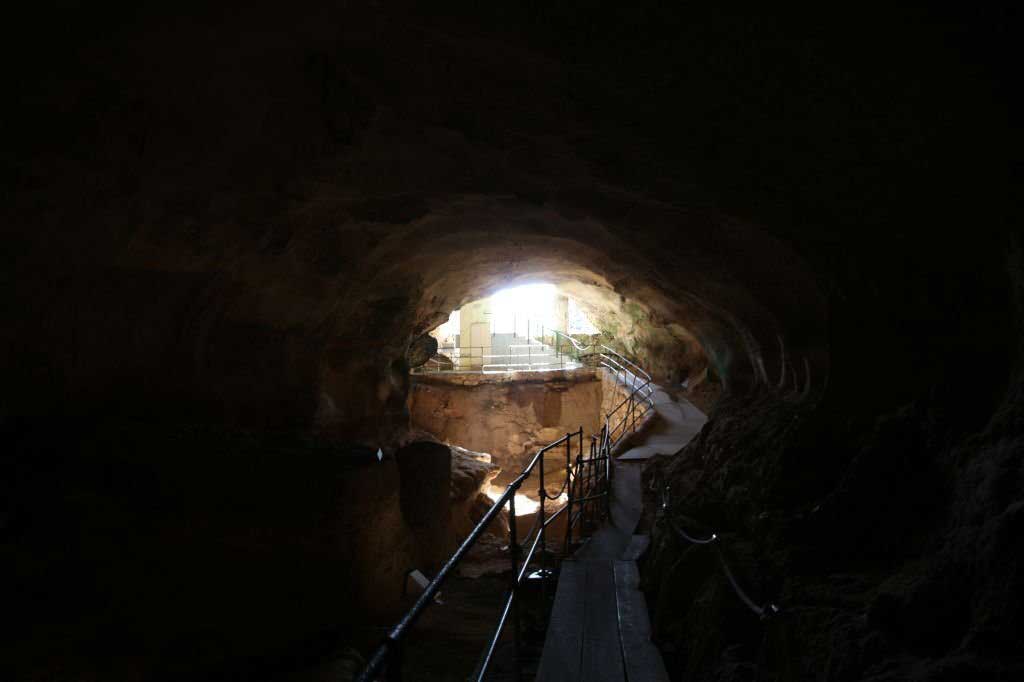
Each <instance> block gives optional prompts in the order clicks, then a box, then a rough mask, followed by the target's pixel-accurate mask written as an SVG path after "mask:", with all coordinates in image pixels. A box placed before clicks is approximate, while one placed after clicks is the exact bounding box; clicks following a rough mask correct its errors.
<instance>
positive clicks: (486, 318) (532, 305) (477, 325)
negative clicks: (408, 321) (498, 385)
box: [414, 282, 598, 374]
mask: <svg viewBox="0 0 1024 682" xmlns="http://www.w3.org/2000/svg"><path fill="white" fill-rule="evenodd" d="M597 335H598V330H597V328H596V327H595V326H594V324H593V323H592V322H591V321H590V319H589V318H588V316H587V314H586V312H585V311H584V310H583V308H582V307H581V306H580V305H579V303H578V302H577V301H576V300H575V299H574V298H573V297H571V296H569V295H567V294H565V293H562V292H561V291H559V289H558V287H556V286H555V285H554V284H549V283H546V282H538V283H531V284H525V285H520V286H515V287H509V288H506V289H501V290H499V291H497V292H495V293H494V294H492V295H491V296H488V297H486V298H481V299H478V300H475V301H471V302H469V303H467V304H465V305H463V306H462V307H461V308H459V309H458V310H454V311H452V313H451V314H450V315H449V317H448V320H447V321H446V322H445V323H444V324H442V325H440V326H439V327H437V328H436V329H435V330H433V331H432V332H431V336H433V337H434V338H435V339H436V340H437V344H438V349H437V353H436V354H435V355H434V356H433V357H432V358H430V360H428V361H427V363H426V364H424V365H423V366H421V367H418V368H416V370H414V371H415V372H416V373H440V372H479V373H483V374H499V373H506V374H507V373H513V372H546V371H552V370H574V369H578V368H580V367H582V366H583V364H584V362H583V357H582V356H583V355H585V354H586V349H587V347H588V346H591V345H593V342H594V340H595V339H596V337H597Z"/></svg>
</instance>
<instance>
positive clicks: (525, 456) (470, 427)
mask: <svg viewBox="0 0 1024 682" xmlns="http://www.w3.org/2000/svg"><path fill="white" fill-rule="evenodd" d="M601 386H602V384H601V380H600V378H599V376H598V374H597V372H596V371H595V370H590V369H585V370H572V371H566V372H530V373H520V374H517V375H514V376H511V377H509V376H506V375H495V374H491V375H487V374H479V373H477V374H471V373H466V374H440V375H417V376H416V377H415V378H414V380H413V389H412V392H411V394H410V398H409V402H410V412H411V414H412V423H413V424H414V425H415V426H416V427H418V428H421V429H424V430H426V431H428V432H430V433H432V434H434V435H435V436H436V437H437V438H439V439H440V440H443V441H446V442H449V443H459V444H461V445H463V446H465V447H468V448H471V449H473V450H478V451H482V452H487V453H490V454H491V456H492V457H493V458H494V463H495V464H497V465H498V466H500V467H501V470H502V473H501V475H500V476H499V477H498V479H497V482H498V483H508V482H509V481H510V480H512V479H513V478H515V477H516V476H518V475H519V473H520V472H522V470H523V469H524V468H525V467H526V465H527V464H529V462H530V460H531V459H532V458H533V456H534V455H535V454H536V453H537V450H538V448H541V447H543V446H545V445H547V444H548V443H551V442H552V441H555V440H558V439H559V438H561V437H562V436H564V435H565V434H566V433H567V432H572V431H577V430H578V429H579V428H580V426H582V427H583V433H584V436H585V438H586V437H589V436H590V434H594V433H597V432H598V431H599V430H600V424H601V423H602V421H603V420H601V419H600V418H599V413H598V409H599V405H600V402H601ZM575 447H576V446H575V443H574V448H575ZM575 452H576V451H575V450H573V456H575ZM548 459H549V458H545V464H546V465H548V466H547V467H546V470H550V471H551V472H552V474H553V475H554V474H560V477H557V478H555V479H552V480H551V483H552V485H553V486H558V485H561V482H562V480H563V479H564V476H565V473H564V472H565V457H564V451H559V452H558V453H555V455H554V456H553V457H551V458H550V460H551V461H550V463H549V462H548V461H547V460H548ZM528 485H529V486H531V487H530V488H524V491H523V492H524V493H527V494H529V495H531V496H534V495H535V494H536V483H535V482H534V483H528ZM531 488H532V489H531Z"/></svg>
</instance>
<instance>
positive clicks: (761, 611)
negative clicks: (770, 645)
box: [652, 482, 781, 620]
mask: <svg viewBox="0 0 1024 682" xmlns="http://www.w3.org/2000/svg"><path fill="white" fill-rule="evenodd" d="M652 483H653V482H652ZM670 489H671V488H670V486H669V484H668V483H666V484H664V485H663V486H662V489H661V508H660V510H659V512H660V513H659V516H660V517H663V518H664V519H665V520H666V521H668V524H669V526H671V528H672V530H673V531H675V533H676V535H678V536H679V537H681V538H682V539H683V540H685V541H686V542H689V543H690V544H693V545H711V546H712V549H714V550H715V555H716V556H717V558H718V564H719V566H720V567H721V569H722V573H724V574H725V577H726V578H727V579H728V581H729V584H730V585H731V586H732V589H733V592H735V593H736V596H737V597H739V599H740V601H742V602H743V603H744V604H745V605H746V606H747V608H749V609H750V610H751V611H752V612H753V613H754V614H755V615H756V616H757V617H758V618H760V619H762V620H764V619H767V618H771V617H774V616H777V615H779V614H780V613H781V610H780V609H779V607H778V606H777V605H776V604H775V603H774V602H765V604H764V605H763V606H758V604H757V603H756V602H755V601H754V600H753V599H751V598H750V595H748V594H747V592H746V590H744V589H743V587H741V586H740V584H739V581H738V580H736V576H735V574H734V573H733V571H732V568H730V566H729V562H728V561H726V559H725V554H724V553H723V552H722V539H721V536H719V535H718V534H717V533H712V534H711V535H710V536H708V537H706V538H697V537H694V536H692V535H690V534H689V533H687V532H686V531H685V530H683V529H682V528H680V527H679V524H677V523H676V521H675V519H673V518H672V516H671V514H670V507H669V499H670V498H669V492H670Z"/></svg>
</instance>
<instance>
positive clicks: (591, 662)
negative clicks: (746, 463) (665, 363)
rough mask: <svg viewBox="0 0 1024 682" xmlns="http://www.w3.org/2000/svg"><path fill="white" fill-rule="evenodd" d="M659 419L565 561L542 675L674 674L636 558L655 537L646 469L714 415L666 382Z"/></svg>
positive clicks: (653, 680) (614, 677) (657, 400)
mask: <svg viewBox="0 0 1024 682" xmlns="http://www.w3.org/2000/svg"><path fill="white" fill-rule="evenodd" d="M652 387H654V388H655V391H654V394H653V395H652V398H653V401H654V409H655V411H656V412H657V414H658V418H657V420H656V421H655V422H654V423H653V424H651V427H650V428H649V429H648V431H647V432H646V435H645V436H644V438H643V440H642V441H641V442H639V443H638V444H636V445H635V446H634V447H631V448H629V449H628V450H627V451H625V452H623V453H622V454H621V455H619V456H618V458H617V460H616V461H614V462H613V467H614V468H613V471H612V500H611V518H610V519H609V522H608V523H606V524H605V525H604V526H603V527H601V528H600V529H599V530H598V531H597V532H595V533H594V535H593V536H591V538H590V540H588V541H587V543H586V544H585V545H584V546H583V547H582V548H580V550H579V551H578V552H576V554H575V555H574V556H573V558H572V559H567V560H565V561H563V562H562V566H561V572H560V575H559V578H558V590H557V592H556V593H555V604H554V606H553V608H552V610H551V621H550V623H549V625H548V631H547V636H546V638H545V641H544V653H543V655H542V657H541V662H540V669H539V671H538V673H537V678H536V679H537V681H538V682H573V681H575V680H586V681H588V682H590V681H593V682H603V681H605V680H608V681H615V682H626V681H627V680H628V681H629V682H648V681H650V682H658V681H661V680H668V675H667V674H666V672H665V665H664V663H663V662H662V660H661V654H660V653H659V652H658V650H657V648H656V647H655V646H654V644H653V643H652V642H651V641H650V621H649V619H648V616H647V602H646V600H645V599H644V595H643V593H642V592H641V591H640V589H639V584H640V577H639V572H638V570H637V565H636V559H637V558H639V557H640V555H641V554H643V552H644V551H645V550H646V549H647V544H648V543H649V538H648V537H647V536H646V535H635V534H634V532H635V531H636V526H637V523H638V522H639V520H640V514H641V512H642V511H643V491H642V490H641V487H642V486H641V477H640V474H641V471H642V469H643V463H644V462H645V461H646V460H647V459H649V458H651V457H653V456H654V455H658V454H661V455H674V454H676V453H677V452H679V450H681V449H682V448H683V446H684V445H686V444H687V443H688V442H689V441H690V439H691V438H693V437H694V436H695V435H697V433H698V432H699V431H700V429H701V427H703V425H704V423H705V422H706V421H707V417H706V416H705V415H704V414H703V413H702V412H701V411H700V410H698V409H697V408H696V407H694V406H693V405H692V404H690V403H689V402H687V401H686V400H685V399H680V400H679V401H678V402H676V401H674V400H673V399H672V398H671V397H670V396H669V395H668V394H667V393H666V392H665V391H664V390H662V389H661V388H660V387H658V386H654V384H652Z"/></svg>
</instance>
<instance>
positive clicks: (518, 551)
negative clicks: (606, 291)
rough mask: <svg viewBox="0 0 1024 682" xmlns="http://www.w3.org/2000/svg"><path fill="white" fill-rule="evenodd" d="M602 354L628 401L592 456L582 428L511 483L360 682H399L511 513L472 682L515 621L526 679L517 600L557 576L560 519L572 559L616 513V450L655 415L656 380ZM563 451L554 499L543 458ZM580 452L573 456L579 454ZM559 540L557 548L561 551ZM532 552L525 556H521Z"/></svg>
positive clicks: (595, 439)
mask: <svg viewBox="0 0 1024 682" xmlns="http://www.w3.org/2000/svg"><path fill="white" fill-rule="evenodd" d="M603 348H604V350H603V352H602V353H601V358H602V360H601V362H602V365H603V366H605V367H607V368H608V369H609V370H611V371H613V372H614V373H615V374H614V376H615V380H616V383H617V385H620V386H622V387H624V388H628V391H627V395H626V397H625V398H624V399H623V400H622V401H620V402H619V403H618V404H617V405H616V406H615V407H614V408H613V409H612V410H611V411H610V412H609V413H608V414H607V415H605V420H604V425H603V426H602V427H601V431H600V433H598V434H596V435H592V436H591V437H590V444H589V448H588V452H587V453H586V456H585V453H584V446H583V441H584V439H583V427H582V426H581V427H580V428H579V430H577V431H575V432H572V433H567V434H565V435H564V436H562V437H561V438H559V439H558V440H556V441H554V442H553V443H549V444H548V445H546V446H544V447H543V448H541V449H540V450H538V451H537V454H536V455H534V457H533V459H532V460H530V463H529V464H528V465H527V466H526V468H525V469H523V471H522V473H520V474H519V476H517V477H516V478H515V480H513V481H512V482H511V483H510V484H509V485H508V487H507V488H505V492H504V493H502V495H501V496H500V497H499V498H498V499H497V500H496V501H495V502H494V504H493V505H492V506H491V508H490V509H488V511H487V513H486V514H484V516H483V518H481V519H480V521H479V522H478V523H477V524H476V526H475V527H474V528H473V530H472V531H470V533H469V535H468V536H467V537H466V539H465V540H463V542H462V544H461V545H459V548H458V549H457V550H456V551H455V553H454V554H453V555H452V556H451V557H450V558H449V559H448V561H446V562H445V564H444V566H442V567H441V570H440V571H438V573H437V575H436V576H435V577H434V579H433V580H431V581H430V583H429V584H428V585H427V586H426V588H425V589H424V590H423V592H422V593H421V594H420V596H419V597H418V598H417V600H416V602H415V603H414V604H413V606H412V608H411V609H409V611H407V612H406V614H405V615H404V616H402V618H401V619H400V620H399V621H398V623H397V624H396V625H395V626H394V627H393V628H391V630H390V631H389V632H388V634H387V636H386V637H385V638H384V641H383V642H381V644H380V645H379V646H378V647H377V649H376V650H374V652H373V654H372V655H371V656H370V660H369V662H368V663H367V665H366V667H365V668H364V670H363V671H362V673H361V674H360V675H359V677H358V678H357V679H358V680H359V681H360V682H373V681H374V680H388V681H389V682H392V681H395V680H400V679H401V672H402V658H403V656H402V645H403V642H404V640H405V638H406V636H408V634H409V632H410V631H411V630H412V628H413V626H414V625H415V624H416V621H417V620H418V619H419V617H420V616H421V615H422V614H423V612H424V611H425V610H426V609H427V608H428V607H429V606H430V605H431V604H433V603H434V597H435V596H436V595H437V593H438V592H439V591H440V589H441V586H442V584H443V583H444V581H445V579H446V578H447V577H448V576H449V575H450V574H451V572H452V571H453V570H455V568H456V567H457V566H458V564H459V562H461V561H462V559H463V558H464V557H465V556H466V554H468V553H469V551H470V550H471V549H472V548H473V546H474V545H475V544H476V542H477V541H478V540H479V539H480V536H481V535H483V533H484V532H485V531H486V529H487V527H488V526H489V525H490V524H491V523H492V522H493V521H494V520H495V518H496V517H497V516H498V515H499V514H500V513H501V510H502V509H506V508H507V509H508V518H509V529H508V534H509V537H508V541H509V542H508V547H509V560H510V568H511V571H510V584H509V589H508V592H507V593H506V596H505V601H504V606H503V608H502V610H501V615H500V616H499V618H498V622H497V625H496V626H495V628H494V633H493V635H492V636H491V638H490V640H488V643H487V647H486V649H485V650H484V654H483V655H482V657H481V658H480V661H479V663H478V664H477V666H476V670H475V671H474V673H473V676H472V677H471V678H470V679H472V680H476V681H477V682H479V681H480V680H484V679H485V678H486V676H487V672H488V670H489V668H490V665H491V663H492V662H493V660H494V653H495V650H496V648H497V646H498V642H499V640H500V639H501V636H502V634H503V632H504V631H505V627H506V625H507V624H508V622H509V619H511V621H512V627H513V645H514V660H515V666H516V672H517V679H518V673H519V672H521V662H522V660H521V657H520V652H521V646H520V635H521V631H522V630H521V623H520V618H519V608H518V606H519V602H518V601H517V597H518V596H519V592H520V590H522V589H523V587H524V581H526V580H527V579H533V578H536V579H539V580H541V581H542V582H544V583H546V582H547V581H549V580H551V579H552V577H553V574H554V573H553V571H552V570H551V564H552V562H553V559H554V553H553V552H551V551H549V549H548V547H549V539H548V534H547V528H548V527H549V526H550V525H551V523H552V522H553V521H555V519H557V518H558V517H559V516H561V515H562V514H565V515H566V524H565V525H566V528H565V537H564V538H563V539H562V554H563V556H568V555H569V553H570V551H571V550H572V549H573V547H574V546H575V542H576V541H579V540H581V539H582V537H583V535H584V534H587V533H589V532H590V531H592V530H593V529H594V528H596V527H597V525H598V524H599V523H601V522H602V521H604V520H605V519H606V518H607V517H608V516H609V514H610V512H611V506H610V505H611V490H612V471H613V465H612V450H613V449H614V448H615V446H616V445H617V444H618V443H619V442H620V441H621V440H622V438H623V437H624V436H625V435H626V434H628V433H631V432H635V431H636V429H637V426H638V424H641V423H642V421H643V418H644V417H645V415H646V414H647V413H648V412H649V411H651V410H652V409H653V406H654V403H653V401H652V399H651V395H652V393H653V390H652V389H651V377H650V375H648V374H647V373H646V372H644V371H643V370H642V369H640V367H638V366H637V365H636V364H634V363H632V362H631V361H630V360H628V359H626V358H625V357H623V356H622V355H620V354H619V353H617V352H616V351H614V350H612V349H610V348H607V347H603ZM563 447H564V458H565V460H564V461H565V479H564V480H563V482H562V485H561V486H560V488H559V489H558V490H557V492H555V493H551V492H550V491H549V490H548V488H547V485H546V484H545V480H544V478H545V466H544V464H545V458H546V457H547V456H548V454H549V453H551V456H557V457H562V456H563V452H562V448H563ZM574 450H575V453H574ZM534 472H536V473H537V477H538V490H537V493H538V497H539V498H540V505H539V508H538V513H537V518H536V520H535V521H534V523H533V527H532V528H531V529H530V531H529V532H528V533H527V534H526V537H525V538H523V539H522V540H520V539H519V538H518V529H517V528H516V520H515V519H516V508H515V504H516V501H515V498H516V493H517V492H518V491H519V489H520V488H521V487H522V486H523V484H524V483H525V482H526V480H527V479H529V478H530V477H531V476H532V475H533V474H534ZM563 493H564V494H566V497H567V500H566V504H565V506H563V507H562V508H561V509H558V510H557V511H555V512H554V513H553V514H551V515H548V513H547V508H546V503H547V502H551V501H554V502H557V501H558V500H560V499H561V497H562V495H563ZM577 528H578V532H577V534H576V540H575V541H574V537H573V535H574V530H575V529H577ZM557 544H558V543H557V540H555V541H554V542H552V543H551V545H552V546H555V545H557ZM524 547H528V548H529V549H527V551H526V554H525V556H522V550H523V548H524ZM535 560H536V561H537V563H539V564H540V566H539V569H538V570H536V571H533V572H530V566H531V564H532V563H533V562H534V561H535Z"/></svg>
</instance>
